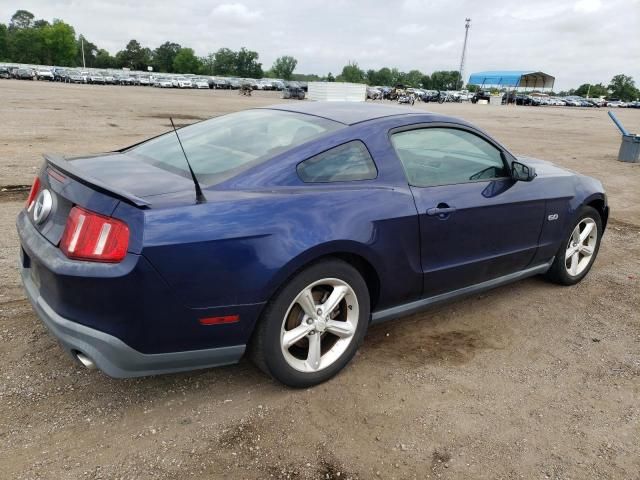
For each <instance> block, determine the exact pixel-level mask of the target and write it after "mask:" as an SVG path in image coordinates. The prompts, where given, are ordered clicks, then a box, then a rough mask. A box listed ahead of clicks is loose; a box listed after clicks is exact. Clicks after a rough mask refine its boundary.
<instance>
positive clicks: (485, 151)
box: [391, 128, 509, 187]
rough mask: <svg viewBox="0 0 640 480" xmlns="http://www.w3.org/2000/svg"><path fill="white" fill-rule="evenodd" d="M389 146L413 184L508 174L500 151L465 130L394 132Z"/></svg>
mask: <svg viewBox="0 0 640 480" xmlns="http://www.w3.org/2000/svg"><path fill="white" fill-rule="evenodd" d="M391 141H392V143H393V146H394V148H395V150H396V153H397V154H398V157H399V158H400V161H401V162H402V165H403V166H404V170H405V172H406V174H407V179H408V180H409V184H410V185H413V186H416V187H432V186H435V185H450V184H455V183H466V182H473V181H478V180H490V179H492V178H501V177H506V176H508V175H509V171H508V169H507V168H506V165H505V162H504V160H503V158H502V153H501V152H500V150H498V149H497V148H496V147H494V146H493V145H491V144H490V143H489V142H487V141H486V140H484V139H483V138H481V137H479V136H478V135H474V134H473V133H470V132H467V131H465V130H458V129H455V128H423V129H419V130H408V131H404V132H399V133H395V134H394V135H393V136H392V137H391Z"/></svg>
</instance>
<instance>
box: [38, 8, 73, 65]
mask: <svg viewBox="0 0 640 480" xmlns="http://www.w3.org/2000/svg"><path fill="white" fill-rule="evenodd" d="M43 34H44V44H45V46H46V49H47V60H48V61H47V62H46V63H47V64H49V65H61V66H71V65H73V64H74V61H75V58H76V51H77V44H76V32H75V31H74V30H73V27H72V26H71V25H69V24H67V23H64V22H63V21H62V20H58V19H56V20H54V21H53V24H51V25H46V26H45V27H44V28H43Z"/></svg>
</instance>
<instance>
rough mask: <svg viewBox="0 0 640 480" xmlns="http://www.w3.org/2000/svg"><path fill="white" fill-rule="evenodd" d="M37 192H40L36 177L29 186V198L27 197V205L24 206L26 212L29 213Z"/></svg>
mask: <svg viewBox="0 0 640 480" xmlns="http://www.w3.org/2000/svg"><path fill="white" fill-rule="evenodd" d="M39 191H40V178H39V177H36V178H35V179H34V180H33V185H31V190H29V196H28V197H27V204H26V205H25V206H26V207H27V211H31V209H32V208H33V204H34V203H35V201H36V195H38V192H39Z"/></svg>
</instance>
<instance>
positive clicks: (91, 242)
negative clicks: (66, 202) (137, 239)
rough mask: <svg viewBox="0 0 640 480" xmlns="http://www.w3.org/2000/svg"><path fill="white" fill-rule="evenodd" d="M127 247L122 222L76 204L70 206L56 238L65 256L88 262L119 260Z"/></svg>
mask: <svg viewBox="0 0 640 480" xmlns="http://www.w3.org/2000/svg"><path fill="white" fill-rule="evenodd" d="M128 246H129V227H128V226H127V224H126V223H124V222H122V221H120V220H117V219H115V218H112V217H106V216H104V215H100V214H98V213H95V212H91V211H89V210H85V209H84V208H80V207H73V208H72V209H71V212H70V213H69V218H67V225H66V227H65V229H64V233H63V234H62V240H60V250H62V252H63V253H64V254H65V255H66V256H67V257H69V258H73V259H76V260H89V261H92V262H110V263H116V262H120V261H121V260H122V259H123V258H124V257H125V256H126V255H127V247H128Z"/></svg>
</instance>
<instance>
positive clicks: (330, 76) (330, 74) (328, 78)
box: [327, 72, 336, 82]
mask: <svg viewBox="0 0 640 480" xmlns="http://www.w3.org/2000/svg"><path fill="white" fill-rule="evenodd" d="M335 81H336V77H334V76H333V74H332V73H331V72H329V73H328V74H327V82H335Z"/></svg>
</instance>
